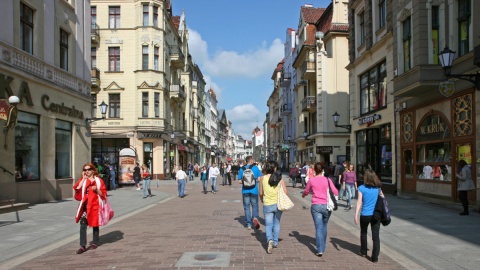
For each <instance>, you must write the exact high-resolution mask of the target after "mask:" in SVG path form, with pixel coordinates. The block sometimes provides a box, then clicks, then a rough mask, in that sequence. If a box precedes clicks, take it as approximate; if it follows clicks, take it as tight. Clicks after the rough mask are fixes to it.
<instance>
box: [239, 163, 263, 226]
mask: <svg viewBox="0 0 480 270" xmlns="http://www.w3.org/2000/svg"><path fill="white" fill-rule="evenodd" d="M245 161H246V162H247V165H245V166H243V167H241V168H240V171H239V172H238V183H240V184H242V197H243V209H244V210H245V226H246V227H247V229H249V230H251V229H252V223H253V225H254V226H255V229H257V230H258V229H260V222H259V221H258V178H260V176H262V172H261V171H260V169H259V168H258V167H257V166H256V165H254V162H253V157H252V156H248V157H247V158H246V159H245ZM249 168H250V169H251V170H252V172H253V175H254V177H255V180H256V184H255V186H253V187H246V186H245V185H243V181H242V179H243V172H244V171H245V170H246V169H249Z"/></svg>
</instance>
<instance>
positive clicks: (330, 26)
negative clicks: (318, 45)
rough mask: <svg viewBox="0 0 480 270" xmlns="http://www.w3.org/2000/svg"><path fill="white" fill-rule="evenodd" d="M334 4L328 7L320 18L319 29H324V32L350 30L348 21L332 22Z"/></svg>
mask: <svg viewBox="0 0 480 270" xmlns="http://www.w3.org/2000/svg"><path fill="white" fill-rule="evenodd" d="M332 17H333V4H332V3H330V5H329V6H328V7H327V8H326V10H325V11H324V12H323V14H322V16H320V18H319V19H318V22H317V23H316V25H317V31H322V32H323V33H324V34H327V33H328V32H332V31H333V32H348V23H332Z"/></svg>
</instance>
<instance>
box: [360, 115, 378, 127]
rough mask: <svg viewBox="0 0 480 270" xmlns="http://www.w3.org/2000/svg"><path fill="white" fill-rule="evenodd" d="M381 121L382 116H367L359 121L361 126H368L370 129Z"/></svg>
mask: <svg viewBox="0 0 480 270" xmlns="http://www.w3.org/2000/svg"><path fill="white" fill-rule="evenodd" d="M380 119H382V116H381V115H380V114H374V115H369V116H365V117H362V118H360V119H358V124H359V125H363V124H367V127H369V126H371V125H373V124H374V123H375V121H376V120H380Z"/></svg>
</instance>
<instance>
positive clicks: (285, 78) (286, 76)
mask: <svg viewBox="0 0 480 270" xmlns="http://www.w3.org/2000/svg"><path fill="white" fill-rule="evenodd" d="M291 79H292V74H291V73H290V72H282V78H281V85H282V86H283V87H285V86H289V85H290V82H291Z"/></svg>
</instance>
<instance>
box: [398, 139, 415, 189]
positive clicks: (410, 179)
mask: <svg viewBox="0 0 480 270" xmlns="http://www.w3.org/2000/svg"><path fill="white" fill-rule="evenodd" d="M402 161H403V162H402V164H401V176H402V190H405V191H415V189H416V187H415V186H416V182H415V177H414V174H415V170H414V165H413V149H412V148H404V149H403V152H402Z"/></svg>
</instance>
